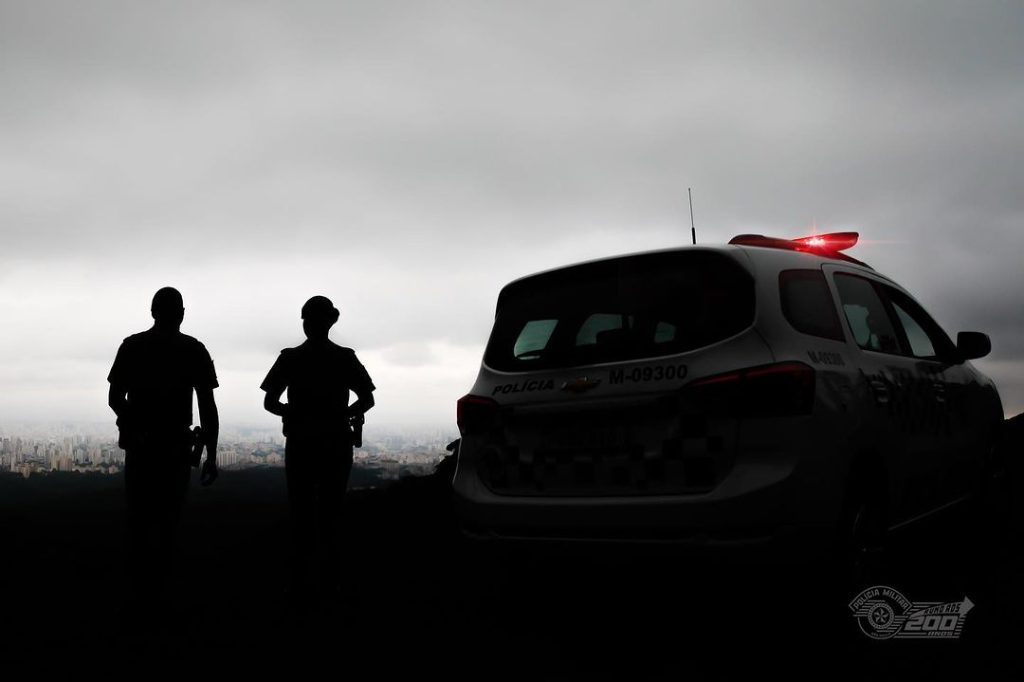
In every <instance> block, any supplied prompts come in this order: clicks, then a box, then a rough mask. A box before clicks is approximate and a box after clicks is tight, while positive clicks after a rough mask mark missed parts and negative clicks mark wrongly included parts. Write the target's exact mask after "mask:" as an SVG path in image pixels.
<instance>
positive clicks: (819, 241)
mask: <svg viewBox="0 0 1024 682" xmlns="http://www.w3.org/2000/svg"><path fill="white" fill-rule="evenodd" d="M859 236H860V235H859V234H858V233H856V232H832V233H830V234H815V235H811V236H809V237H800V238H799V239H792V240H790V241H792V242H793V243H795V244H799V245H801V246H805V247H807V248H809V249H812V250H814V251H828V252H830V253H838V252H839V251H845V250H846V249H850V248H853V247H854V246H856V244H857V238H858V237H859ZM798 250H799V249H798Z"/></svg>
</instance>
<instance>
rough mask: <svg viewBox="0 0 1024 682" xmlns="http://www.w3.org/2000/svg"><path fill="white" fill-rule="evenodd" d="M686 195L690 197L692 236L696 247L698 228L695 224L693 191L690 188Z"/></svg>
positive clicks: (687, 189)
mask: <svg viewBox="0 0 1024 682" xmlns="http://www.w3.org/2000/svg"><path fill="white" fill-rule="evenodd" d="M686 194H687V195H688V196H689V197H690V236H691V237H692V238H693V243H694V245H696V244H697V228H696V227H695V226H694V224H693V190H692V189H690V188H689V187H687V188H686Z"/></svg>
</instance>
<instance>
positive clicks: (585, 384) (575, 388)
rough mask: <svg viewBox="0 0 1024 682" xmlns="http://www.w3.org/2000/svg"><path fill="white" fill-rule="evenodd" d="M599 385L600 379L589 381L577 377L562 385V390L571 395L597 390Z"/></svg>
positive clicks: (585, 378)
mask: <svg viewBox="0 0 1024 682" xmlns="http://www.w3.org/2000/svg"><path fill="white" fill-rule="evenodd" d="M600 384H601V380H600V379H594V380H593V381H591V380H590V379H588V378H587V377H577V378H576V379H572V380H571V381H566V382H563V383H562V390H563V391H569V392H571V393H584V392H586V391H589V390H591V389H593V388H597V387H598V386H599V385H600Z"/></svg>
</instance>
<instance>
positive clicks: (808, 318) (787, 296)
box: [779, 270, 843, 341]
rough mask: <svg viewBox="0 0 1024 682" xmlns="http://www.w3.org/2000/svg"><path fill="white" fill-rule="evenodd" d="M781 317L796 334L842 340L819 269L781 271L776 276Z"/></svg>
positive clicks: (837, 318) (836, 318)
mask: <svg viewBox="0 0 1024 682" xmlns="http://www.w3.org/2000/svg"><path fill="white" fill-rule="evenodd" d="M779 299H780V300H781V302H782V314H783V315H784V316H785V318H786V320H788V321H789V323H790V324H791V325H792V326H793V328H794V329H796V330H797V331H798V332H802V333H804V334H810V335H811V336H820V337H822V338H825V339H833V340H835V341H842V340H843V329H842V327H841V326H840V325H839V316H838V315H837V314H836V307H835V303H833V302H832V294H831V292H829V290H828V284H827V283H826V282H825V275H824V274H823V273H822V272H821V270H783V271H782V272H780V273H779Z"/></svg>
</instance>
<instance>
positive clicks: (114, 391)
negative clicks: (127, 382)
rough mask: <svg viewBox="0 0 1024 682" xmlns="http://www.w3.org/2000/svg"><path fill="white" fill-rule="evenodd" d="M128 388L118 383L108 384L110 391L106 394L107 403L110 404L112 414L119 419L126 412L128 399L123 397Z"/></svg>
mask: <svg viewBox="0 0 1024 682" xmlns="http://www.w3.org/2000/svg"><path fill="white" fill-rule="evenodd" d="M127 393H128V390H127V389H126V388H125V387H124V386H121V385H119V384H110V392H109V393H108V394H107V405H110V409H112V410H113V411H114V414H116V415H117V417H118V418H119V419H120V418H121V417H123V416H125V415H126V414H127V413H128V401H127V400H126V399H125V395H126V394H127Z"/></svg>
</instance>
